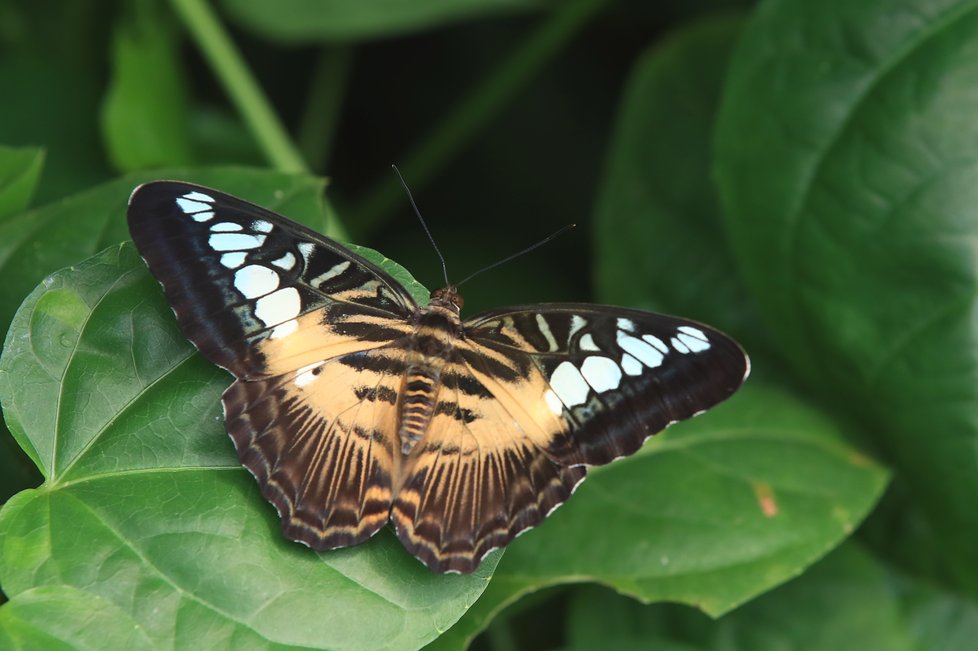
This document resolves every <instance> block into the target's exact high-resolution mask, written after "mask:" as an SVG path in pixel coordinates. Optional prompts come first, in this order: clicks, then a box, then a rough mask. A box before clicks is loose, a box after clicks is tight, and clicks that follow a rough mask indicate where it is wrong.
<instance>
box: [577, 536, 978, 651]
mask: <svg viewBox="0 0 978 651" xmlns="http://www.w3.org/2000/svg"><path fill="white" fill-rule="evenodd" d="M567 621H568V630H567V639H568V641H569V642H570V644H569V648H574V649H588V648H597V647H596V646H595V644H596V643H598V642H599V641H600V646H601V647H604V648H627V646H628V645H630V644H634V643H635V642H636V641H638V640H643V639H646V640H647V639H649V638H650V637H653V636H666V635H668V636H669V643H670V644H673V645H695V646H690V647H688V648H699V649H720V648H722V649H727V650H729V651H776V650H780V649H797V650H799V651H849V650H852V651H862V650H863V649H886V650H887V651H904V650H906V651H910V650H911V649H914V650H916V649H942V650H944V651H959V650H960V651H966V650H969V649H971V648H973V646H974V640H975V636H976V635H978V607H976V606H975V605H974V604H972V603H969V602H967V601H966V600H964V599H961V598H960V597H956V596H953V595H951V594H947V593H941V592H939V591H937V590H935V589H933V588H931V587H927V586H925V585H924V584H922V583H919V582H916V581H914V580H912V579H908V578H906V577H904V576H901V575H899V574H896V573H894V572H892V571H891V570H890V569H889V568H888V567H886V566H885V565H882V564H880V563H879V562H878V561H877V560H876V559H874V558H873V557H872V556H870V555H869V554H867V553H866V552H865V551H863V550H862V549H861V548H860V547H859V546H858V545H855V544H852V543H847V544H846V545H843V546H842V547H840V548H839V549H838V550H836V551H835V552H833V553H832V554H830V555H829V556H827V557H826V558H825V559H823V560H822V561H820V562H819V563H818V564H816V565H815V566H813V567H812V568H811V570H809V571H808V572H806V573H805V575H804V576H802V577H800V578H798V579H795V580H794V581H791V582H790V583H788V584H786V585H784V586H782V587H780V588H778V589H777V590H774V591H772V592H771V593H769V594H766V595H764V596H762V597H760V598H758V599H756V600H754V601H753V602H751V603H750V604H747V605H746V606H744V607H742V608H740V609H738V610H736V611H734V612H732V613H729V614H727V615H726V616H724V617H723V618H721V619H720V620H718V621H710V620H708V619H706V618H705V617H703V616H702V615H699V614H696V613H694V612H693V611H690V610H689V609H685V608H680V607H677V606H666V605H656V606H643V605H641V604H639V603H638V602H636V601H634V600H630V599H627V598H625V597H622V596H619V595H615V594H611V593H609V591H607V590H604V589H600V588H596V587H588V588H582V589H579V590H577V591H576V592H575V594H574V596H573V597H572V599H571V603H570V608H569V612H568V617H567ZM655 648H659V647H658V646H656V647H655ZM663 648H667V647H663ZM680 648H682V647H680Z"/></svg>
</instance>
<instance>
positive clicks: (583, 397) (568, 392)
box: [550, 362, 590, 407]
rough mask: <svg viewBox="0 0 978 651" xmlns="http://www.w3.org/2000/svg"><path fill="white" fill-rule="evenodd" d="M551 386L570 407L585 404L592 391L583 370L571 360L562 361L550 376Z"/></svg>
mask: <svg viewBox="0 0 978 651" xmlns="http://www.w3.org/2000/svg"><path fill="white" fill-rule="evenodd" d="M550 386H551V387H553V390H554V392H555V393H556V394H557V397H558V398H560V401H561V402H563V403H564V404H565V405H567V406H568V407H573V406H574V405H583V404H584V403H585V402H587V394H588V392H589V391H590V389H589V387H588V384H587V382H586V381H585V380H584V377H583V376H582V375H581V372H580V371H578V370H577V368H575V366H574V365H573V364H571V363H570V362H561V363H560V365H559V366H558V367H557V368H556V369H554V372H553V375H551V376H550Z"/></svg>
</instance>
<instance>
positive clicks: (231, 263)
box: [221, 251, 247, 269]
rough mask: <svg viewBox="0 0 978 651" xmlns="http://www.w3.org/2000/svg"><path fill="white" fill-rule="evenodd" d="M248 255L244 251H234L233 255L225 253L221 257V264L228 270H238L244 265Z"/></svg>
mask: <svg viewBox="0 0 978 651" xmlns="http://www.w3.org/2000/svg"><path fill="white" fill-rule="evenodd" d="M246 255H247V253H245V252H244V251H232V252H231V253H224V254H223V255H221V264H223V265H224V266H225V267H227V268H228V269H237V268H238V267H240V266H241V265H243V264H244V261H245V256H246Z"/></svg>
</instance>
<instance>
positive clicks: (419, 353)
mask: <svg viewBox="0 0 978 651" xmlns="http://www.w3.org/2000/svg"><path fill="white" fill-rule="evenodd" d="M415 320H416V329H415V331H414V333H412V335H411V337H410V338H409V341H410V343H409V344H408V347H409V350H408V368H407V370H406V372H405V373H404V376H403V379H402V381H401V391H400V400H399V402H398V409H397V413H398V426H397V431H398V438H399V439H400V441H401V453H402V454H404V455H408V454H410V453H411V450H412V449H413V448H414V446H415V444H416V443H417V442H418V441H419V440H421V438H422V437H423V436H424V434H425V432H426V431H427V430H428V426H429V424H430V423H431V419H432V418H433V417H434V415H435V411H436V408H437V407H438V406H439V405H438V393H439V388H440V387H441V372H442V369H443V368H444V367H445V365H446V364H447V363H449V361H450V360H451V358H452V355H453V351H454V347H455V339H456V338H457V337H458V334H459V332H460V331H461V322H460V320H459V317H458V313H457V312H456V311H454V310H453V309H451V308H447V307H444V306H441V305H437V304H436V305H430V306H428V307H427V308H424V309H421V310H419V311H418V313H417V315H416V319H415Z"/></svg>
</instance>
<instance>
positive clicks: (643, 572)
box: [438, 382, 887, 648]
mask: <svg viewBox="0 0 978 651" xmlns="http://www.w3.org/2000/svg"><path fill="white" fill-rule="evenodd" d="M886 481H887V473H886V472H885V471H884V470H883V469H882V468H881V467H880V466H878V465H877V464H876V463H874V462H873V461H871V460H870V459H868V458H866V457H865V456H863V455H861V454H860V453H858V452H857V451H855V450H854V449H853V448H852V447H850V446H849V445H848V444H846V443H845V442H844V441H843V438H842V436H841V434H840V432H839V430H838V427H837V426H836V425H835V423H833V422H832V421H830V420H827V419H826V418H825V417H824V416H822V415H821V414H819V413H818V412H815V411H813V410H812V409H811V408H809V407H807V406H805V405H804V404H802V403H800V402H799V401H798V400H797V399H795V398H793V397H791V396H790V395H789V394H787V393H785V392H784V391H782V390H775V389H772V388H766V387H763V386H760V385H758V383H757V382H753V383H749V384H748V385H747V386H745V387H744V388H743V389H741V391H740V392H739V393H738V394H737V395H736V396H734V397H733V398H732V399H731V400H730V401H728V402H727V403H724V404H723V405H721V406H720V407H717V408H715V409H713V410H711V411H710V412H709V414H708V415H706V416H702V417H700V418H697V419H695V420H692V421H686V422H684V423H680V424H678V425H676V426H675V427H674V428H672V429H670V430H669V431H668V432H667V433H666V434H663V435H660V436H658V437H656V438H654V439H652V440H651V442H650V443H648V444H647V445H646V446H645V447H644V448H643V449H642V450H641V451H640V452H639V453H637V454H635V455H633V456H631V457H628V458H626V459H623V460H620V461H617V462H615V463H613V464H611V465H610V466H605V467H601V468H595V469H593V470H592V471H591V473H590V477H589V478H588V480H587V481H585V482H584V484H582V486H581V488H580V489H578V491H577V494H576V495H575V496H574V498H573V499H571V500H570V501H568V503H567V504H566V505H565V506H563V507H562V508H561V509H560V510H559V511H558V512H557V513H555V514H554V515H553V516H551V517H550V518H549V519H548V520H547V521H546V522H545V523H544V524H543V525H541V526H540V527H539V528H538V530H537V531H536V532H535V533H533V534H532V535H528V536H524V537H522V538H519V539H518V540H516V541H515V542H514V543H513V544H512V545H510V547H509V549H508V551H507V552H506V555H505V556H504V557H503V559H502V561H501V562H500V564H499V568H498V569H497V571H496V574H495V575H494V577H493V581H492V583H491V584H490V586H489V588H488V589H487V590H486V592H485V593H484V594H483V596H482V598H481V599H480V600H479V601H478V602H476V604H475V606H474V607H473V608H472V609H471V610H470V611H469V612H468V613H467V614H466V616H465V617H464V618H463V619H462V621H461V622H459V625H458V626H457V627H456V628H453V629H452V630H451V631H449V632H448V634H447V635H446V636H445V639H444V641H442V640H439V644H438V648H461V647H462V646H464V642H465V641H466V640H468V639H471V637H472V636H473V635H474V634H475V633H476V632H478V631H479V630H480V629H481V628H482V627H484V626H485V624H486V622H487V621H488V620H489V619H490V618H491V617H492V616H494V615H495V614H496V613H497V612H498V611H499V609H501V608H502V607H503V606H505V605H506V604H508V603H511V602H512V601H514V600H515V599H516V598H518V597H519V596H520V595H522V594H525V593H527V592H531V591H534V590H538V589H540V588H541V587H544V586H547V585H555V584H561V583H571V582H578V581H585V580H587V581H596V582H599V583H602V584H604V585H608V586H611V587H613V588H614V589H615V590H617V591H619V592H621V593H623V594H627V595H631V596H634V597H636V598H638V599H641V600H642V601H645V602H650V601H672V602H681V603H687V604H690V605H695V606H696V607H697V608H700V609H702V610H703V611H705V612H706V613H709V614H710V615H713V616H717V615H720V614H722V613H724V612H726V611H728V610H730V609H731V608H734V607H735V606H737V605H738V604H741V603H743V602H744V601H746V600H748V599H750V598H751V597H753V596H755V595H757V594H759V593H761V592H764V591H765V590H768V589H770V588H772V587H773V586H775V585H778V584H779V583H782V582H784V581H786V580H788V579H789V578H791V577H793V576H796V575H797V574H798V573H800V572H801V571H802V570H803V569H804V568H805V567H806V566H808V565H809V564H811V563H812V562H814V561H815V560H817V559H818V558H820V557H821V556H823V555H824V554H825V553H826V552H827V551H828V550H830V549H831V548H832V547H834V546H835V545H837V544H838V543H839V542H840V541H842V540H843V539H844V538H845V537H846V536H848V535H849V534H850V533H851V532H852V531H853V530H854V529H855V527H856V525H857V524H858V523H859V522H860V521H861V520H862V519H863V518H864V517H865V516H866V514H867V513H868V512H869V511H870V510H871V508H872V507H873V505H874V504H875V503H876V501H877V499H878V498H879V496H880V494H881V493H882V491H883V488H884V487H885V485H886Z"/></svg>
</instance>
